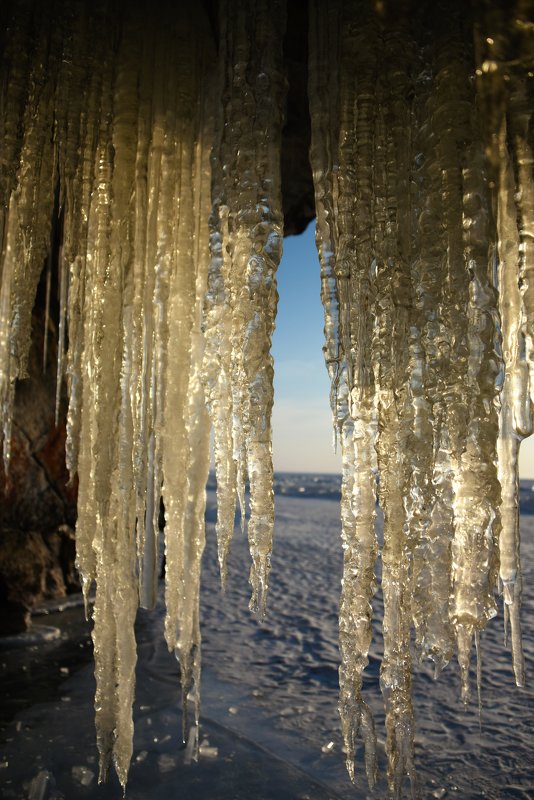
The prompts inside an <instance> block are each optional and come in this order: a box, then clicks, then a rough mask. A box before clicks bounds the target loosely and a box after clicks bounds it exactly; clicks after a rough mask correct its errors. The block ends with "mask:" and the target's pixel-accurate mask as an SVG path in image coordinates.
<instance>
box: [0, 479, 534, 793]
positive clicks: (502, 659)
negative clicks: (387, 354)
mask: <svg viewBox="0 0 534 800" xmlns="http://www.w3.org/2000/svg"><path fill="white" fill-rule="evenodd" d="M279 481H280V486H279V487H278V489H279V491H278V494H279V496H278V497H277V503H276V505H277V529H276V542H275V549H274V554H273V561H272V572H271V592H270V598H269V613H268V618H267V619H266V620H265V621H264V622H262V623H259V622H258V621H257V620H256V619H255V618H254V617H252V616H251V614H250V613H249V612H248V610H247V605H248V597H249V587H248V580H247V576H248V563H249V557H248V552H247V545H246V541H245V540H244V539H243V537H242V536H241V534H240V532H238V531H236V537H235V540H234V543H233V547H232V553H231V559H230V564H229V582H228V589H227V592H226V595H224V596H223V595H222V594H221V591H220V589H219V578H218V572H217V564H216V547H215V541H214V529H213V522H214V519H215V511H214V502H215V501H214V493H213V492H212V491H209V492H208V514H207V517H208V531H207V536H208V544H207V548H206V554H205V561H204V579H203V580H204V583H203V592H202V613H201V619H202V625H203V678H202V680H203V685H202V727H201V735H200V739H201V744H202V745H203V746H202V747H201V755H200V759H199V763H198V764H191V765H187V764H185V763H184V761H187V760H188V752H187V749H186V748H184V747H183V745H182V743H181V720H180V710H179V706H180V703H179V687H178V670H177V665H176V661H175V659H174V657H173V656H170V655H169V654H168V653H167V651H166V647H165V644H164V642H163V637H162V634H161V620H162V613H163V611H162V608H158V610H157V611H156V612H146V611H140V613H139V618H138V626H137V627H138V641H139V667H138V678H137V700H136V707H135V717H136V734H135V741H134V760H133V764H132V768H131V773H130V782H129V784H128V789H127V797H129V798H132V800H134V798H139V800H141V798H146V799H147V800H149V799H150V800H153V798H155V799H158V798H162V799H163V798H171V797H172V798H187V800H208V798H209V800H215V798H220V800H230V798H232V800H238V799H239V798H243V800H245V799H247V800H249V799H251V798H257V799H258V800H270V799H271V798H273V800H274V798H277V799H278V798H281V799H282V800H284V798H287V800H290V798H291V799H292V800H298V798H300V800H305V798H309V800H323V799H324V800H329V798H336V797H337V798H347V799H348V798H379V797H384V796H385V781H384V780H382V782H381V783H380V785H379V786H378V788H377V790H376V791H375V792H374V793H371V792H370V791H369V789H368V788H367V785H366V781H365V779H364V778H363V775H362V770H361V769H360V771H359V775H358V780H357V783H356V787H353V786H352V785H351V784H350V782H349V780H348V778H347V776H346V773H345V767H344V759H343V753H342V749H341V748H342V743H341V735H340V726H339V722H338V716H337V693H338V675H337V668H338V660H339V657H338V649H337V603H338V594H339V585H340V577H341V547H340V542H339V521H338V516H339V506H338V503H337V502H335V498H336V496H337V495H336V492H338V491H339V488H338V484H336V482H335V479H329V478H328V477H327V476H315V478H314V479H313V480H311V479H310V477H309V476H307V477H305V476H300V477H299V476H291V477H289V476H287V478H284V477H281V478H279ZM310 481H311V482H310ZM332 481H333V482H332ZM329 485H330V489H329ZM325 487H326V488H325ZM525 491H527V490H526V489H525ZM522 536H523V568H524V576H525V599H524V604H523V614H522V619H523V632H524V646H525V655H526V663H527V685H528V688H527V689H526V690H519V689H517V688H516V687H515V684H514V680H513V676H512V670H511V663H510V656H509V653H508V652H507V651H506V649H505V648H504V647H503V644H502V640H503V633H502V613H501V614H500V615H499V617H497V618H496V619H495V620H492V622H491V623H490V624H489V626H488V629H487V631H486V632H485V634H484V635H483V637H482V667H483V677H482V703H483V706H482V715H481V718H480V719H479V714H478V707H477V704H476V701H475V700H474V701H473V702H472V704H471V705H470V706H469V707H468V708H467V709H464V707H463V704H462V703H461V701H460V699H459V675H458V668H457V665H456V663H451V664H449V666H448V667H447V669H446V670H445V671H444V673H443V674H442V675H441V676H440V678H439V680H438V681H437V682H436V681H434V679H433V669H432V665H431V664H424V665H422V666H420V667H416V670H415V678H414V705H415V709H416V718H417V737H416V759H417V765H418V772H419V781H420V789H421V796H422V797H423V798H432V797H435V798H442V797H445V798H461V799H462V800H475V798H490V799H491V800H502V798H522V799H523V800H526V799H527V798H532V797H533V796H534V757H533V755H532V754H533V753H534V691H533V689H532V683H531V680H530V676H532V674H533V666H534V585H533V584H534V517H532V516H529V515H525V516H523V518H522ZM380 602H381V598H380V596H379V595H377V597H376V598H375V612H376V615H377V620H378V618H379V616H380ZM35 622H36V623H37V624H38V623H39V622H43V623H45V624H46V625H47V626H49V627H54V626H56V627H59V628H60V629H61V631H62V633H63V635H62V636H61V637H59V638H56V639H51V640H48V641H43V642H40V643H37V644H36V643H33V644H31V643H30V644H28V646H27V647H26V648H19V649H17V650H16V651H15V650H3V651H1V652H0V662H2V673H0V675H1V677H2V685H3V687H5V694H6V695H7V697H6V704H5V708H4V714H3V719H7V718H10V717H13V714H15V717H14V719H12V720H11V721H10V722H8V723H6V724H5V725H3V728H2V745H1V748H0V786H2V794H1V796H2V797H5V798H31V800H46V799H47V798H48V799H50V798H54V797H55V798H57V799H58V800H59V798H61V797H63V798H65V800H77V798H87V799H88V800H108V798H119V797H120V796H121V790H120V787H119V785H118V783H117V782H116V780H115V779H113V780H111V781H110V783H109V784H108V785H105V786H98V785H97V780H96V775H97V754H96V747H95V741H94V740H95V735H94V725H93V711H92V703H93V691H94V684H93V679H92V666H91V664H87V654H88V652H89V650H90V647H89V642H88V629H87V627H86V626H85V625H84V624H83V623H82V622H81V611H80V609H67V610H66V611H63V612H62V614H50V615H48V617H46V618H42V619H38V618H36V619H35ZM377 630H378V626H377ZM380 657H381V639H380V637H379V636H378V635H377V637H376V640H375V643H374V645H373V649H372V652H371V659H370V661H371V663H370V665H369V668H368V670H367V677H366V679H365V687H364V691H365V693H366V698H367V700H368V702H369V703H370V705H371V707H372V708H373V711H374V714H375V719H376V722H377V732H378V736H379V755H380V761H381V767H382V775H383V774H384V762H385V758H384V747H383V710H382V701H381V697H380V691H379V686H378V673H379V665H380ZM473 662H474V659H473ZM473 667H474V663H473ZM473 689H475V677H474V673H473ZM473 695H474V696H475V697H476V691H473ZM360 762H361V759H360ZM406 795H407V796H408V789H407V788H406Z"/></svg>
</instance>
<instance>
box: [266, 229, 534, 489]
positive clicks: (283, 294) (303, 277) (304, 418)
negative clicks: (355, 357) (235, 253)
mask: <svg viewBox="0 0 534 800" xmlns="http://www.w3.org/2000/svg"><path fill="white" fill-rule="evenodd" d="M277 279H278V293H279V298H280V299H279V301H278V315H277V321H276V330H275V333H274V336H273V346H272V354H273V357H274V370H275V378H274V392H275V395H274V409H273V460H274V468H275V471H277V472H341V456H340V454H339V452H338V453H337V454H334V452H333V447H332V422H331V419H332V418H331V414H330V404H329V382H328V376H327V372H326V367H325V365H324V358H323V352H322V347H323V341H324V335H323V308H322V305H321V299H320V278H319V260H318V257H317V250H316V248H315V221H313V222H311V223H310V224H309V225H308V227H307V229H306V231H305V232H304V233H303V234H301V235H300V236H288V237H286V238H285V239H284V254H283V256H282V261H281V263H280V266H279V268H278V273H277ZM519 470H520V476H521V478H525V479H534V436H531V437H530V439H526V440H525V441H524V442H523V444H522V446H521V454H520V457H519Z"/></svg>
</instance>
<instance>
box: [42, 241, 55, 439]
mask: <svg viewBox="0 0 534 800" xmlns="http://www.w3.org/2000/svg"><path fill="white" fill-rule="evenodd" d="M51 294H52V260H51V258H50V255H49V256H48V258H47V259H46V286H45V318H44V329H43V373H44V372H46V362H47V360H48V337H49V331H48V328H49V325H50V297H51ZM56 424H57V423H56Z"/></svg>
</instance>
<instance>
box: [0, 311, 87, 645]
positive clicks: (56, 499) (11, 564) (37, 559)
mask: <svg viewBox="0 0 534 800" xmlns="http://www.w3.org/2000/svg"><path fill="white" fill-rule="evenodd" d="M39 302H41V303H42V298H41V297H40V296H39V297H38V303H39ZM43 318H44V317H43V315H42V314H40V313H39V310H38V311H37V312H36V315H35V317H34V330H33V344H32V350H31V354H30V361H29V377H28V378H27V379H26V380H24V381H20V383H19V384H18V386H17V392H16V399H15V413H14V419H13V435H12V440H11V449H12V456H11V464H10V470H9V476H8V478H7V480H6V477H5V475H4V473H3V468H2V474H1V476H0V526H1V532H0V634H12V633H17V632H19V631H22V630H25V629H26V628H27V626H28V624H29V612H30V609H31V607H32V605H34V604H35V603H39V602H42V601H43V600H45V599H52V598H56V597H63V596H65V594H67V593H69V592H72V591H75V590H77V589H79V584H78V581H77V578H76V571H75V568H74V559H75V543H74V532H73V528H74V524H75V520H76V486H75V485H74V486H69V485H68V477H69V476H68V472H67V469H66V467H65V413H64V412H65V409H64V408H63V413H62V415H61V417H62V418H61V421H60V424H59V426H57V427H56V425H55V422H54V406H55V374H56V368H55V363H54V362H55V358H56V348H55V343H54V342H53V341H52V340H53V339H54V338H55V332H54V331H52V330H51V331H50V332H49V333H50V340H51V341H50V347H49V353H48V358H47V364H46V372H43V363H42V361H43V356H42V353H43V344H44V323H43Z"/></svg>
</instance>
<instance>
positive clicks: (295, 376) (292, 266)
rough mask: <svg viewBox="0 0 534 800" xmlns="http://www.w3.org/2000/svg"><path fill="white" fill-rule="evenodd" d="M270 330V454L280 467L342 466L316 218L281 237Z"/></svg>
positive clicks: (318, 468) (326, 469)
mask: <svg viewBox="0 0 534 800" xmlns="http://www.w3.org/2000/svg"><path fill="white" fill-rule="evenodd" d="M277 280H278V293H279V296H280V299H279V301H278V314H277V318H276V330H275V332H274V336H273V346H272V354H273V357H274V410H273V459H274V468H275V470H276V471H278V472H283V471H287V472H341V456H340V455H339V453H338V454H337V455H334V452H333V448H332V422H331V419H332V418H331V414H330V402H329V381H328V375H327V372H326V367H325V365H324V358H323V351H322V347H323V341H324V335H323V307H322V305H321V298H320V278H319V259H318V256H317V250H316V247H315V221H313V222H311V223H310V224H309V225H308V227H307V229H306V231H305V232H304V233H303V234H301V235H300V236H288V237H286V238H285V239H284V254H283V256H282V261H281V263H280V266H279V268H278V273H277Z"/></svg>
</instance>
